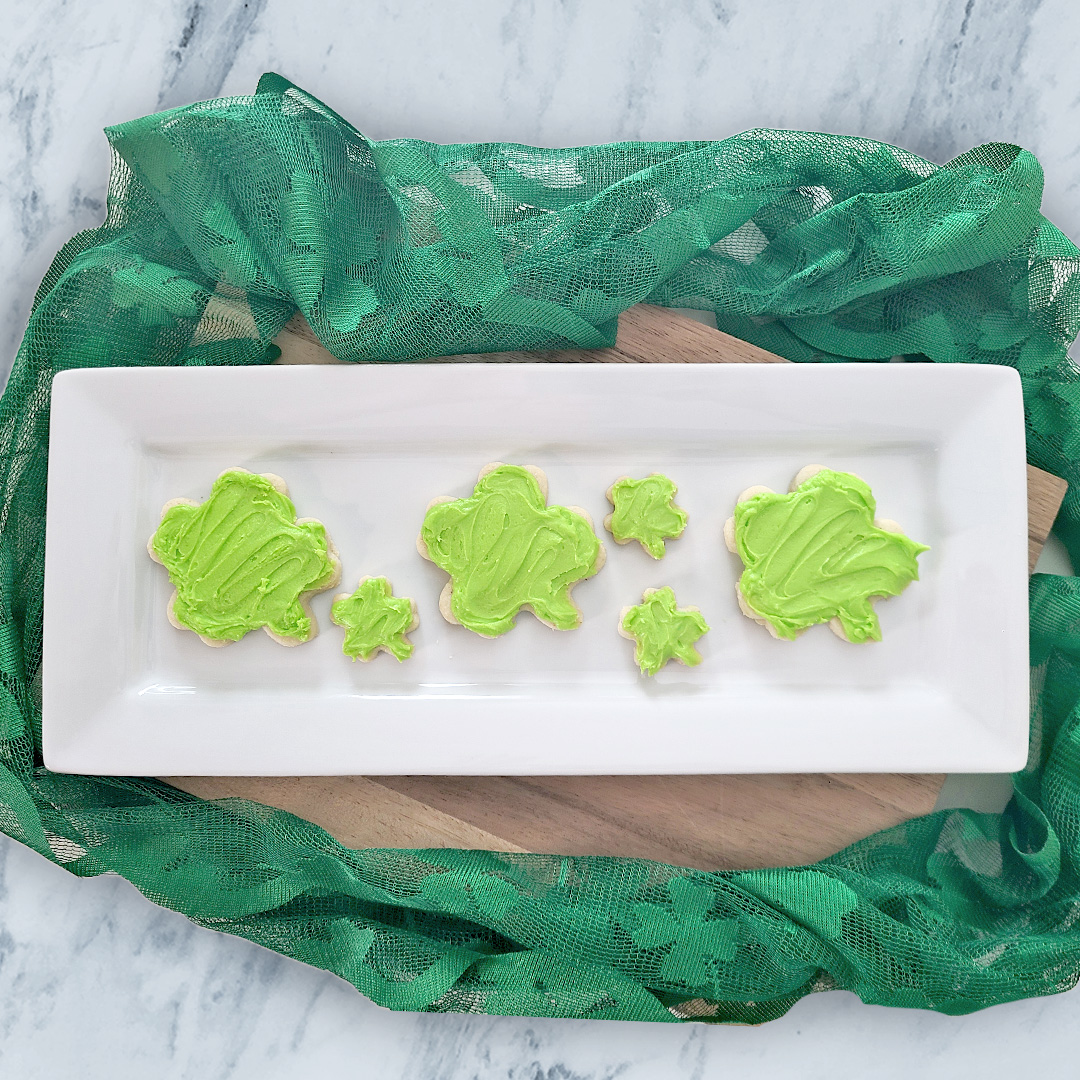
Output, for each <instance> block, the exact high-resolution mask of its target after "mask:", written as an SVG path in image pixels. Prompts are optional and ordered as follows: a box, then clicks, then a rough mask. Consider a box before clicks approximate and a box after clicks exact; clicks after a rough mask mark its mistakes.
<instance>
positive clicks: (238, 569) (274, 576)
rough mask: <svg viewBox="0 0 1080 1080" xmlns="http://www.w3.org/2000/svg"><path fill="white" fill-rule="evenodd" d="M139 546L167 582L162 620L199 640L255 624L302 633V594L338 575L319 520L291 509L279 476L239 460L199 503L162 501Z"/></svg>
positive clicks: (234, 636)
mask: <svg viewBox="0 0 1080 1080" xmlns="http://www.w3.org/2000/svg"><path fill="white" fill-rule="evenodd" d="M146 547H147V551H149V553H150V558H152V559H153V560H154V561H155V562H159V563H161V564H162V566H164V567H165V569H166V570H168V572H169V580H170V581H171V582H172V583H173V585H174V586H175V590H176V591H175V592H174V593H173V595H172V598H171V599H170V600H169V607H168V615H169V622H171V623H172V624H173V626H175V627H177V628H178V629H181V630H192V631H194V632H195V633H196V634H198V635H199V637H200V638H201V639H202V640H203V641H204V642H206V644H207V645H214V646H221V645H228V644H229V643H230V642H232V641H239V640H240V638H242V637H243V636H244V635H245V634H247V633H248V632H249V631H251V630H258V629H260V628H261V629H263V630H265V631H266V632H267V634H269V635H270V637H272V638H273V639H274V640H275V641H276V642H278V643H280V644H281V645H300V644H302V643H303V642H305V641H310V640H311V639H312V638H313V637H314V636H315V635H316V634H317V633H318V632H319V628H318V625H317V623H316V622H315V616H314V615H312V613H311V609H310V608H309V607H308V600H309V599H310V597H311V596H313V595H314V594H315V593H318V592H322V591H323V590H324V589H329V588H331V587H333V586H334V585H336V584H337V583H338V581H339V580H340V578H341V563H340V562H339V561H338V555H337V551H336V549H335V548H334V545H333V543H332V542H331V540H330V538H329V537H328V536H327V535H326V529H325V528H324V527H323V524H322V522H319V521H316V520H315V519H314V518H297V516H296V508H295V507H294V506H293V504H292V501H291V500H290V499H289V489H288V488H287V487H286V486H285V481H284V480H282V479H281V477H280V476H274V475H273V474H272V473H263V474H262V475H259V474H256V473H251V472H248V471H247V469H226V470H225V472H223V473H222V474H221V475H220V476H219V477H218V478H217V479H216V480H215V481H214V486H213V487H212V488H211V489H210V497H209V498H208V499H207V500H206V502H203V503H196V502H192V501H191V500H190V499H173V500H172V501H171V502H167V503H166V504H165V506H164V507H163V508H162V511H161V524H160V525H159V526H158V528H157V531H156V532H155V533H154V535H153V536H151V537H150V541H149V543H148V544H147V546H146Z"/></svg>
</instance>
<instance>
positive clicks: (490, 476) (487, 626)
mask: <svg viewBox="0 0 1080 1080" xmlns="http://www.w3.org/2000/svg"><path fill="white" fill-rule="evenodd" d="M420 540H421V543H422V545H423V547H424V548H426V551H427V556H428V558H430V559H431V561H432V562H434V563H435V565H436V566H438V567H440V568H441V569H443V570H445V571H446V572H447V573H448V574H449V575H450V582H451V593H450V610H451V612H452V614H453V616H454V618H455V619H457V621H458V622H459V623H461V625H462V626H465V627H467V628H468V629H470V630H474V631H476V633H478V634H484V635H485V636H487V637H497V636H499V635H500V634H505V633H506V631H507V630H510V629H511V628H512V627H513V625H514V621H515V617H516V616H517V613H518V612H519V611H520V610H521V609H522V608H523V607H529V608H531V609H532V610H533V612H534V613H535V614H536V616H537V617H538V618H540V619H542V620H543V621H544V622H546V623H548V624H550V625H551V626H554V627H555V628H556V629H558V630H573V629H574V628H575V627H577V626H578V625H580V623H581V612H580V611H578V609H577V608H576V607H575V606H574V603H573V601H572V600H571V598H570V588H571V586H573V585H574V584H575V583H576V582H578V581H581V580H582V579H583V578H587V577H591V576H592V575H593V574H595V573H596V571H597V570H599V568H600V565H601V561H602V560H601V552H602V548H601V546H600V541H599V540H598V539H597V537H596V534H595V533H594V532H593V530H592V528H591V527H590V525H589V523H588V522H587V521H586V520H585V518H583V517H582V516H581V515H580V514H577V513H575V512H574V511H572V510H569V509H567V508H566V507H565V506H548V505H547V502H546V499H545V497H544V494H543V492H542V491H541V489H540V485H539V483H538V482H537V480H536V477H534V476H533V474H532V473H530V472H529V470H528V469H524V468H522V467H520V466H518V465H499V466H498V467H497V468H495V469H494V470H492V471H491V472H489V473H487V474H485V475H484V476H482V477H481V478H480V480H478V481H477V483H476V487H475V488H474V490H473V493H472V495H471V496H470V497H469V498H466V499H454V500H452V501H449V502H441V503H436V504H435V505H434V506H431V507H429V508H428V511H427V513H426V514H425V515H424V523H423V526H422V527H421V530H420Z"/></svg>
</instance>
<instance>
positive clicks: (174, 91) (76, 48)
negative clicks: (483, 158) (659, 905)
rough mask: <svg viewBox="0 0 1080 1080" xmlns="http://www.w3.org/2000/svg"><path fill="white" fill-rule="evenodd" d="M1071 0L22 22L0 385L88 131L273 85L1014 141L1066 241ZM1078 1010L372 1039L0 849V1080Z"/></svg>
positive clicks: (930, 141) (272, 10)
mask: <svg viewBox="0 0 1080 1080" xmlns="http://www.w3.org/2000/svg"><path fill="white" fill-rule="evenodd" d="M1078 37H1080V9H1077V8H1076V7H1075V5H1074V4H1073V3H1071V0H1041V2H1040V0H908V2H905V3H899V2H882V3H873V4H868V3H862V2H860V0H838V2H837V3H834V4H830V5H825V4H813V3H811V4H793V3H790V2H788V0H756V2H751V0H671V2H668V3H663V2H644V0H638V2H636V3H630V2H624V0H563V2H561V3H560V2H554V0H552V2H548V3H540V2H534V0H506V2H496V0H490V2H473V3H464V2H458V3H445V2H443V3H437V2H435V0H411V2H410V0H396V2H381V0H367V2H362V3H359V4H358V3H356V2H355V0H309V2H307V3H304V4H296V3H285V2H284V0H249V2H247V3H244V2H242V0H217V2H215V3H210V2H208V0H98V2H97V3H94V4H86V5H76V4H73V3H70V2H66V0H41V2H39V3H38V4H37V5H34V6H31V5H19V6H18V10H17V11H16V10H15V8H14V6H13V10H12V12H11V13H10V14H9V18H8V21H7V23H6V26H5V35H4V37H3V38H2V39H0V132H2V136H3V137H2V138H0V163H2V168H0V240H2V243H0V277H2V280H3V281H4V282H5V285H6V288H5V290H4V295H3V298H2V299H0V374H2V373H3V372H5V371H6V370H7V367H8V365H9V364H10V361H11V358H12V356H13V355H14V352H15V349H16V347H17V344H18V341H19V339H20V337H21V335H22V331H23V329H24V327H25V323H26V319H27V317H28V315H29V310H30V304H31V301H32V298H33V295H34V292H35V290H36V288H37V285H38V283H39V281H40V280H41V278H42V276H43V274H44V273H45V270H46V269H47V267H48V264H49V262H50V260H51V258H52V256H53V254H54V253H55V252H56V251H57V250H58V249H59V247H60V246H61V245H62V244H63V243H64V242H65V241H66V240H67V239H68V238H69V237H70V236H72V235H73V234H74V233H75V232H77V231H78V230H80V229H84V228H89V227H92V226H94V225H96V224H98V223H99V222H100V221H101V219H102V216H103V214H104V205H105V195H106V190H107V178H108V167H109V154H108V147H107V145H106V142H105V139H104V137H103V136H102V134H101V129H102V128H103V127H104V126H105V125H106V124H113V123H118V122H121V121H124V120H127V119H130V118H132V117H135V116H138V115H142V114H144V113H148V112H152V111H155V110H156V109H159V108H168V107H171V106H174V105H180V104H184V103H187V102H189V101H193V100H197V99H202V98H207V97H212V96H215V95H218V94H243V93H248V92H250V91H251V90H252V89H253V88H254V86H255V83H256V81H257V79H258V76H259V75H260V74H261V73H262V72H263V71H266V70H275V71H278V72H280V73H281V74H283V75H285V76H287V77H288V78H290V79H292V80H293V81H295V82H297V83H299V84H300V85H302V86H304V87H306V88H307V89H309V90H311V91H312V92H313V93H314V94H316V95H317V96H319V97H321V98H322V99H324V100H325V101H327V103H328V104H330V105H331V106H333V107H334V108H336V109H337V110H338V111H339V112H341V113H342V114H343V115H345V116H347V117H349V118H350V119H351V120H352V121H353V122H354V123H355V124H356V125H357V126H358V127H359V128H360V129H361V130H362V131H364V132H365V133H366V134H368V135H370V136H372V137H374V138H386V137H392V136H417V137H422V138H428V139H434V140H438V141H444V142H452V141H463V140H472V139H501V140H514V141H519V142H526V143H536V144H541V145H560V144H561V145H568V144H581V143H594V142H606V141H611V140H618V139H639V138H643V139H681V138H702V139H706V138H708V139H712V138H723V137H724V136H726V135H729V134H732V133H734V132H736V131H739V130H742V129H744V128H748V127H757V126H767V127H787V128H807V129H815V130H825V131H834V132H843V133H847V134H855V135H865V136H869V137H872V138H878V139H883V140H886V141H889V142H895V143H897V144H899V145H902V146H905V147H907V148H909V149H911V150H913V151H915V152H916V153H919V154H923V155H924V156H926V157H928V158H930V159H932V160H935V161H945V160H947V159H949V158H951V157H953V156H955V155H956V154H959V153H962V152H963V151H965V150H967V149H969V148H970V147H972V146H974V145H976V144H978V143H980V142H984V141H1005V142H1015V143H1018V144H1020V145H1022V146H1025V147H1027V148H1028V149H1030V150H1032V151H1034V152H1035V154H1036V155H1037V156H1038V157H1039V158H1040V160H1041V161H1042V163H1043V166H1044V168H1045V171H1046V190H1045V200H1044V207H1045V212H1046V214H1047V216H1048V217H1050V218H1051V220H1053V221H1055V222H1056V223H1057V224H1058V225H1059V226H1060V227H1061V228H1062V229H1063V230H1064V231H1065V232H1066V233H1067V234H1068V235H1070V236H1071V237H1073V238H1074V239H1080V202H1078V196H1080V143H1078V142H1077V139H1076V115H1077V107H1078V105H1080V66H1078V65H1077V64H1076V62H1075V55H1076V46H1077V41H1078ZM1077 1000H1078V998H1077V996H1076V994H1075V993H1072V994H1068V995H1065V996H1063V997H1059V998H1054V999H1047V1000H1042V1001H1030V1002H1022V1003H1017V1004H1014V1005H1008V1006H1001V1007H999V1008H997V1009H994V1010H990V1011H988V1012H986V1013H981V1014H976V1015H974V1016H971V1017H967V1018H958V1019H957V1018H946V1017H939V1016H935V1015H932V1014H923V1013H912V1012H903V1011H899V1010H887V1009H872V1008H867V1007H865V1006H862V1005H861V1004H860V1003H859V1002H858V1001H857V1000H856V999H854V998H853V997H852V996H851V995H847V994H828V995H821V996H818V997H815V998H811V999H808V1000H806V1001H804V1002H802V1003H800V1005H799V1006H797V1007H796V1009H794V1010H793V1011H792V1013H791V1014H789V1015H788V1016H787V1017H785V1018H784V1019H782V1020H780V1021H777V1022H776V1023H774V1024H772V1025H769V1026H767V1027H766V1028H764V1029H761V1030H750V1029H705V1028H701V1027H676V1026H671V1027H662V1026H651V1025H644V1024H611V1023H571V1022H553V1021H540V1020H517V1019H499V1018H490V1017H457V1016H413V1015H402V1014H391V1013H387V1012H385V1011H383V1010H380V1009H377V1008H376V1007H374V1006H373V1005H371V1004H370V1003H369V1002H367V1001H365V1000H364V999H362V998H361V997H360V996H359V995H358V994H356V993H355V991H353V990H352V988H351V987H349V986H347V985H346V984H345V983H343V982H341V981H340V980H338V979H337V978H335V977H333V976H331V975H327V974H325V973H323V972H319V971H315V970H312V969H309V968H305V967H303V966H301V965H298V964H295V963H293V962H291V961H289V960H286V959H284V958H281V957H278V956H276V955H274V954H272V953H268V952H266V951H264V950H262V949H259V948H257V947H256V946H253V945H251V944H249V943H247V942H245V941H241V940H238V939H234V938H229V937H224V936H222V935H218V934H215V933H212V932H210V931H205V930H201V929H197V928H195V927H193V926H192V925H190V924H189V923H188V922H187V921H186V920H184V919H183V918H182V917H181V916H179V915H176V914H175V913H172V912H167V911H162V910H160V909H158V908H155V907H154V906H153V905H151V904H150V903H149V902H147V901H146V900H144V899H143V898H142V897H140V896H139V895H138V894H137V893H136V892H135V891H134V890H133V889H132V888H131V886H129V885H128V884H127V883H126V882H123V881H121V880H119V879H116V878H102V879H97V880H93V881H79V880H77V879H74V878H72V877H71V876H70V875H68V874H67V873H65V872H64V871H62V870H60V869H59V868H57V867H54V866H52V865H50V864H48V863H46V862H45V860H43V859H40V858H39V857H38V856H36V855H34V854H32V853H31V852H29V851H27V850H26V849H23V848H20V847H18V846H17V845H15V844H13V843H11V842H10V841H6V840H3V841H0V1075H4V1076H22V1077H38V1076H40V1077H50V1078H51V1077H59V1076H79V1077H97V1076H101V1077H109V1078H110V1080H124V1078H126V1077H133V1078H134V1077H144V1076H147V1075H154V1076H161V1077H195V1078H199V1080H203V1078H214V1077H247V1076H252V1077H254V1076H258V1077H260V1078H268V1077H276V1076H319V1075H331V1074H332V1075H359V1076H373V1077H380V1078H384V1077H385V1078H388V1080H389V1078H392V1077H403V1078H413V1077H418V1078H421V1080H429V1078H430V1080H469V1078H472V1077H487V1076H496V1077H499V1076H501V1077H507V1078H512V1080H594V1078H607V1077H625V1078H628V1080H637V1078H643V1080H644V1078H646V1077H648V1078H650V1080H653V1078H664V1077H672V1078H679V1080H682V1078H686V1080H690V1078H700V1077H705V1076H714V1075H717V1076H718V1075H723V1074H725V1073H726V1072H727V1071H728V1070H739V1069H742V1070H747V1069H752V1070H753V1071H754V1073H755V1075H758V1076H771V1075H781V1074H783V1075H792V1074H795V1073H796V1072H797V1074H798V1075H800V1076H802V1077H805V1078H806V1080H813V1078H815V1077H825V1076H828V1077H830V1078H835V1077H840V1076H848V1075H850V1076H859V1077H882V1078H893V1077H897V1078H899V1077H908V1076H913V1075H918V1076H921V1077H928V1078H934V1077H946V1076H948V1077H949V1078H950V1080H951V1078H952V1077H954V1076H956V1075H985V1076H998V1075H1004V1074H1011V1073H1014V1072H1016V1071H1018V1070H1019V1069H1020V1068H1021V1067H1022V1068H1024V1069H1025V1070H1026V1071H1031V1070H1032V1069H1035V1070H1037V1069H1039V1068H1040V1067H1046V1068H1050V1067H1054V1066H1056V1067H1057V1068H1058V1069H1059V1070H1060V1069H1061V1068H1062V1067H1063V1066H1064V1065H1065V1064H1067V1063H1069V1062H1071V1061H1072V1060H1073V1059H1074V1057H1075V1049H1074V1048H1075V1045H1076V1041H1077V1036H1078V1035H1080V1012H1078V1010H1077V1008H1076V1003H1077Z"/></svg>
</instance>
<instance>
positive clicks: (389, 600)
mask: <svg viewBox="0 0 1080 1080" xmlns="http://www.w3.org/2000/svg"><path fill="white" fill-rule="evenodd" d="M330 619H331V621H333V622H335V623H337V625H338V626H341V627H344V629H345V641H344V643H343V644H342V646H341V651H342V652H343V653H344V654H345V655H346V656H351V657H352V658H353V659H354V660H362V661H364V662H365V663H367V661H369V660H374V659H375V657H376V656H378V654H379V653H380V652H387V653H389V654H390V655H391V656H394V657H396V658H397V659H398V660H399V661H400V660H407V659H408V658H409V657H410V656H412V651H413V645H412V642H411V641H410V640H409V639H408V637H407V636H406V635H408V634H411V633H412V632H413V631H414V630H415V629H416V628H417V627H418V626H419V625H420V616H419V614H418V613H417V610H416V604H415V602H414V601H412V600H410V599H409V597H407V596H394V594H393V590H392V589H391V588H390V582H389V581H387V580H386V578H384V577H362V578H361V579H360V584H359V585H357V587H356V591H355V592H354V593H352V594H351V595H350V594H349V593H338V595H337V596H335V597H334V603H333V605H332V606H331V608H330Z"/></svg>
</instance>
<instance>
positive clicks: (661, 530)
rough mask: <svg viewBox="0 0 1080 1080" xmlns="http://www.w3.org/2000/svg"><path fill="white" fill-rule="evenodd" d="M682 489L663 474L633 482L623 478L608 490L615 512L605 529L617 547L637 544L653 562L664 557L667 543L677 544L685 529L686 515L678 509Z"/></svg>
mask: <svg viewBox="0 0 1080 1080" xmlns="http://www.w3.org/2000/svg"><path fill="white" fill-rule="evenodd" d="M678 490H679V489H678V488H677V487H676V486H675V484H674V483H673V482H672V481H671V480H669V479H668V477H666V476H664V475H663V474H662V473H653V474H652V475H651V476H646V477H643V478H642V479H641V480H634V479H632V478H631V477H629V476H620V477H619V479H618V480H616V481H615V483H614V484H612V485H611V487H609V488H608V489H607V497H608V502H610V503H611V505H612V507H614V509H613V511H612V512H611V513H610V514H608V516H607V517H606V518H604V528H605V529H607V531H608V532H609V533H611V535H612V536H613V537H614V538H615V543H616V544H628V543H630V541H631V540H637V541H638V542H639V543H640V544H641V546H642V547H643V548H644V549H645V550H646V551H647V552H648V553H649V554H650V555H651V556H652V557H653V558H654V559H662V558H663V557H664V541H665V540H676V539H678V538H679V537H680V536H682V534H683V530H684V529H685V528H686V511H685V510H683V509H682V508H681V507H679V506H676V505H675V493H676V492H677V491H678Z"/></svg>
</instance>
